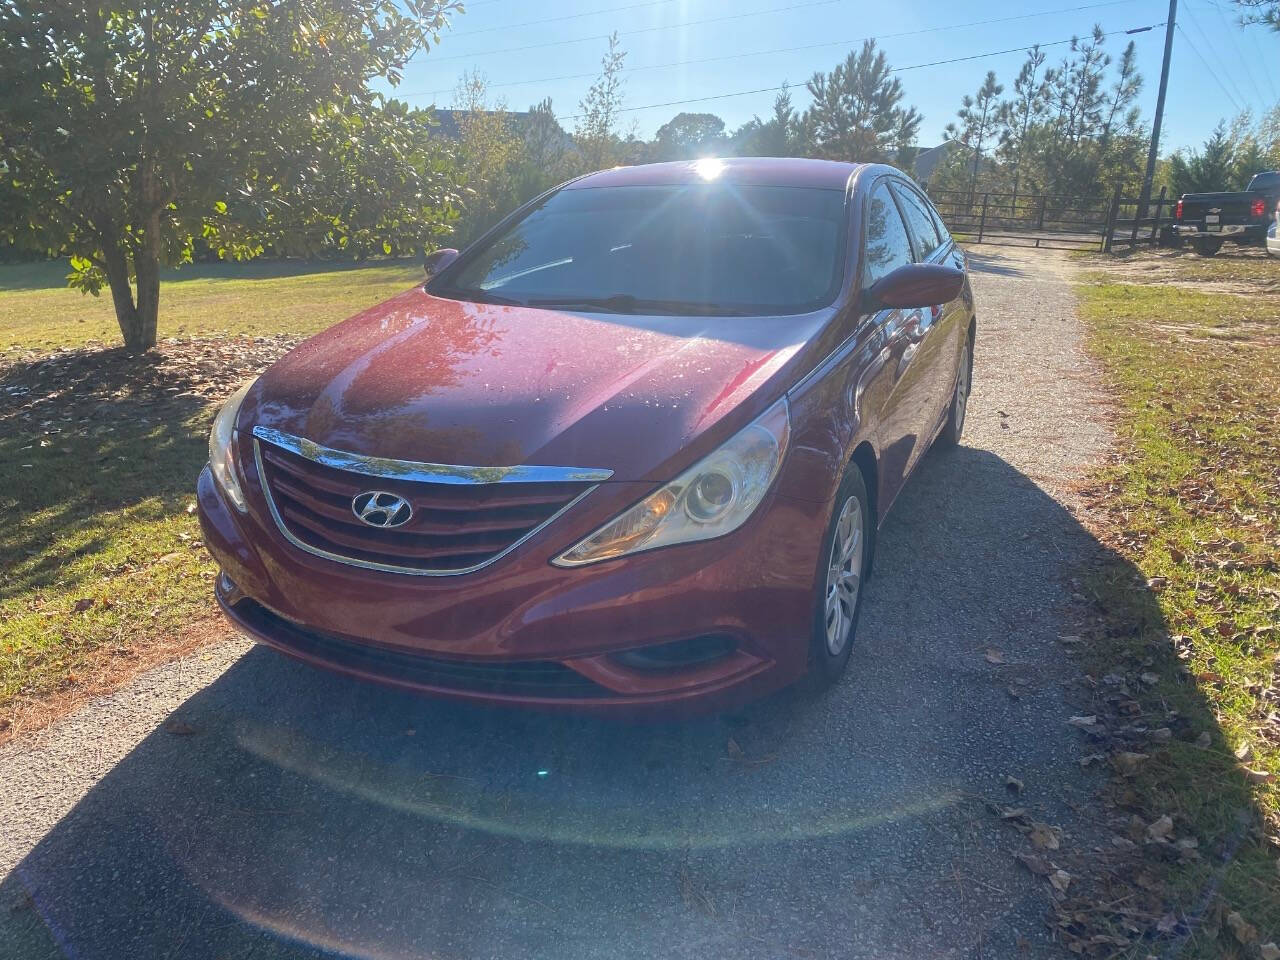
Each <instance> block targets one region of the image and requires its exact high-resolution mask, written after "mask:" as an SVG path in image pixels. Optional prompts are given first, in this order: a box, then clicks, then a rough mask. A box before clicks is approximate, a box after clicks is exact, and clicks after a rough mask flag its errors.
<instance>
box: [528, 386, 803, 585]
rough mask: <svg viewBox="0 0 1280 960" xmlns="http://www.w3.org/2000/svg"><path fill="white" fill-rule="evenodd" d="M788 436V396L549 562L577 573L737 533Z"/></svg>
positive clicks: (759, 496)
mask: <svg viewBox="0 0 1280 960" xmlns="http://www.w3.org/2000/svg"><path fill="white" fill-rule="evenodd" d="M790 432H791V421H790V418H789V416H788V413H787V398H786V397H783V398H782V399H781V400H779V401H778V402H777V403H775V404H774V405H773V406H772V407H770V408H769V409H768V410H766V411H765V412H764V413H763V414H761V415H760V417H759V418H757V419H756V420H755V421H754V422H752V423H751V425H750V426H748V427H746V429H744V430H741V431H739V432H738V433H737V434H735V435H734V436H733V437H732V438H731V439H730V440H729V441H728V442H727V443H726V444H725V445H724V446H722V447H720V448H719V449H718V450H716V451H714V452H713V453H711V454H710V455H708V456H706V457H704V458H703V459H702V460H700V461H698V462H697V463H696V464H694V465H693V466H692V467H690V468H689V469H688V470H686V471H685V472H684V473H682V474H680V476H678V477H676V478H675V479H674V480H672V481H671V482H670V483H668V484H667V485H666V486H664V487H662V488H661V489H660V490H658V491H656V492H654V493H652V494H650V495H649V496H648V497H646V498H645V499H643V500H641V501H640V502H639V503H637V504H636V505H635V506H634V507H631V508H630V509H629V510H627V511H626V512H624V513H622V514H621V515H620V516H618V517H616V518H615V519H613V520H610V521H609V522H608V523H606V524H605V525H604V526H603V527H601V528H600V529H599V530H597V531H596V532H595V533H593V534H591V535H590V536H589V537H587V538H586V539H585V540H582V541H581V542H579V543H578V544H577V545H575V546H573V547H571V548H570V549H568V550H566V551H565V552H564V553H562V554H561V555H560V556H558V557H556V558H555V560H553V561H551V562H552V563H554V564H555V565H556V566H558V567H578V566H582V565H583V564H587V563H596V562H598V561H600V560H609V559H612V558H613V557H621V556H624V555H625V554H629V553H639V552H640V551H642V550H653V549H655V548H657V547H666V546H670V545H671V544H674V543H692V542H694V541H696V540H710V539H712V538H713V537H722V536H724V535H725V534H726V533H731V532H732V531H734V530H737V529H738V527H740V526H742V525H743V524H744V523H745V522H746V520H747V518H748V517H749V516H751V514H752V512H754V511H755V509H756V507H758V506H759V505H760V501H761V500H763V499H764V495H765V494H766V493H768V492H769V486H770V485H771V484H772V483H773V478H774V477H775V476H777V475H778V467H779V466H780V465H781V464H782V455H783V453H785V452H786V449H787V438H788V435H789V434H790Z"/></svg>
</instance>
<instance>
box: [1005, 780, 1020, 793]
mask: <svg viewBox="0 0 1280 960" xmlns="http://www.w3.org/2000/svg"><path fill="white" fill-rule="evenodd" d="M1004 785H1005V786H1006V787H1007V788H1008V789H1010V790H1012V791H1013V792H1014V793H1021V792H1022V781H1021V780H1019V779H1018V778H1017V777H1011V776H1006V777H1005V778H1004Z"/></svg>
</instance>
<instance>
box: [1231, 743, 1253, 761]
mask: <svg viewBox="0 0 1280 960" xmlns="http://www.w3.org/2000/svg"><path fill="white" fill-rule="evenodd" d="M1233 752H1234V753H1235V755H1236V759H1237V760H1247V759H1248V758H1249V753H1250V749H1249V741H1248V740H1245V741H1242V742H1241V744H1240V746H1238V747H1236V748H1235V750H1234V751H1233Z"/></svg>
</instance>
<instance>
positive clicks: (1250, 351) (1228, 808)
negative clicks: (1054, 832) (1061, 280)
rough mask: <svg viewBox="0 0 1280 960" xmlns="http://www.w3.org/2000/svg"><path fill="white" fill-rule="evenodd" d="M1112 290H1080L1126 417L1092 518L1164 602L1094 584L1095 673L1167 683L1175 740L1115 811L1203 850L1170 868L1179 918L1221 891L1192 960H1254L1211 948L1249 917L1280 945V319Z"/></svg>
mask: <svg viewBox="0 0 1280 960" xmlns="http://www.w3.org/2000/svg"><path fill="white" fill-rule="evenodd" d="M1206 262H1207V261H1206ZM1234 269H1235V268H1234V266H1233V265H1227V266H1226V267H1223V268H1219V273H1231V272H1234ZM1191 273H1192V274H1193V275H1194V276H1197V277H1198V276H1201V275H1202V265H1200V264H1197V265H1196V266H1195V270H1193V271H1191ZM1113 277H1114V274H1100V275H1097V276H1094V277H1091V278H1090V279H1091V280H1092V281H1094V282H1093V284H1092V285H1087V286H1081V287H1080V289H1079V295H1080V297H1081V302H1082V306H1083V313H1084V318H1085V320H1086V322H1087V323H1088V325H1089V327H1090V329H1091V335H1092V345H1093V348H1094V350H1095V352H1096V354H1097V355H1098V356H1099V357H1100V358H1101V359H1102V361H1103V362H1104V364H1105V368H1106V371H1107V373H1108V376H1109V378H1110V381H1111V384H1112V386H1113V387H1114V388H1115V391H1116V395H1117V398H1118V400H1119V403H1120V407H1121V416H1120V420H1119V424H1118V434H1119V440H1120V446H1121V458H1120V461H1119V462H1118V463H1117V464H1115V465H1114V466H1112V467H1111V468H1109V469H1108V470H1107V471H1106V472H1105V474H1104V475H1103V476H1102V477H1101V480H1100V487H1099V490H1098V491H1097V492H1098V494H1099V496H1098V498H1097V502H1096V504H1095V506H1096V507H1098V508H1099V509H1101V510H1102V511H1103V513H1104V515H1105V516H1106V518H1107V522H1108V530H1107V531H1106V532H1105V535H1104V538H1105V539H1106V540H1107V541H1108V543H1109V545H1110V546H1112V547H1113V548H1114V549H1115V550H1116V551H1117V552H1118V554H1119V555H1120V556H1121V557H1123V558H1124V560H1127V561H1129V562H1130V563H1132V564H1134V565H1136V567H1137V568H1138V570H1140V571H1141V576H1142V577H1144V578H1146V579H1147V581H1148V583H1149V584H1150V587H1149V589H1143V588H1142V587H1141V585H1135V583H1134V578H1133V569H1132V567H1129V566H1128V564H1126V563H1121V562H1116V563H1111V564H1108V565H1105V566H1104V567H1102V568H1101V569H1100V571H1099V572H1098V573H1097V574H1096V575H1095V576H1094V577H1093V578H1092V582H1091V584H1090V587H1091V589H1092V590H1093V591H1094V593H1095V595H1096V596H1097V598H1098V600H1099V603H1100V606H1101V607H1102V608H1103V609H1104V610H1105V611H1106V626H1105V628H1104V629H1103V630H1101V631H1100V634H1099V636H1098V637H1097V638H1096V643H1095V644H1094V645H1093V646H1092V649H1091V652H1090V653H1089V654H1088V658H1089V661H1090V662H1089V664H1088V666H1089V668H1090V672H1092V673H1093V674H1094V675H1095V676H1103V675H1106V674H1108V673H1115V672H1117V671H1125V670H1128V671H1131V672H1134V673H1136V672H1137V671H1144V672H1147V673H1148V674H1155V675H1156V676H1158V678H1159V679H1158V682H1156V683H1154V684H1152V685H1149V686H1145V687H1144V689H1143V690H1142V691H1141V692H1140V693H1138V694H1136V695H1135V698H1136V699H1137V700H1138V702H1139V703H1140V705H1141V708H1142V714H1141V718H1142V719H1143V720H1144V721H1146V722H1147V723H1148V724H1149V725H1150V726H1152V727H1156V726H1163V725H1169V726H1171V727H1172V728H1173V731H1174V736H1173V739H1172V740H1171V741H1170V742H1169V743H1168V744H1167V745H1165V746H1160V745H1158V744H1152V745H1149V746H1146V747H1144V748H1143V749H1144V750H1147V751H1149V752H1150V754H1151V758H1150V759H1149V760H1148V761H1146V762H1145V763H1144V764H1143V765H1142V768H1141V772H1140V773H1139V774H1138V776H1137V777H1136V778H1134V779H1133V780H1131V781H1126V782H1125V784H1124V787H1123V789H1120V790H1118V791H1117V796H1116V800H1117V802H1118V803H1119V804H1120V805H1121V806H1122V807H1127V808H1128V809H1130V810H1132V811H1134V812H1136V813H1137V814H1138V815H1140V816H1141V817H1143V818H1144V820H1145V821H1146V822H1151V821H1152V820H1154V819H1156V818H1157V817H1159V816H1161V815H1164V814H1169V815H1171V816H1172V817H1173V818H1174V821H1175V826H1176V830H1177V832H1178V835H1179V836H1184V835H1190V836H1194V837H1196V838H1198V840H1199V842H1200V850H1201V852H1202V854H1203V856H1202V857H1200V858H1199V859H1195V860H1192V861H1190V862H1188V863H1180V864H1173V865H1170V867H1169V870H1168V877H1167V878H1166V882H1167V884H1168V888H1167V892H1168V893H1169V895H1170V897H1171V899H1172V900H1173V901H1175V902H1177V903H1179V904H1180V905H1181V906H1182V907H1183V908H1184V909H1186V910H1188V911H1189V910H1191V909H1192V907H1193V906H1194V904H1195V902H1196V900H1197V899H1198V898H1200V897H1201V895H1202V891H1204V890H1205V889H1208V888H1209V887H1210V885H1211V884H1212V883H1215V882H1216V883H1219V884H1220V886H1218V888H1217V900H1216V901H1214V904H1213V905H1212V907H1211V909H1210V910H1209V912H1208V914H1207V915H1206V921H1205V923H1204V924H1203V926H1201V927H1200V928H1199V929H1198V930H1197V932H1196V934H1195V935H1193V937H1192V939H1191V942H1190V948H1191V949H1190V950H1188V951H1187V953H1185V954H1184V955H1185V956H1205V957H1210V956H1212V957H1234V956H1239V957H1246V956H1247V957H1253V956H1256V955H1257V954H1256V952H1255V951H1256V948H1245V947H1242V946H1240V945H1239V944H1237V943H1236V942H1235V940H1234V938H1233V936H1232V935H1231V934H1230V933H1229V932H1228V931H1227V930H1226V928H1225V927H1223V928H1222V929H1221V931H1220V932H1218V934H1217V938H1216V939H1214V938H1213V937H1211V936H1210V934H1212V933H1213V932H1214V931H1216V930H1217V929H1218V921H1219V920H1220V919H1221V916H1222V915H1223V914H1224V913H1225V912H1228V911H1232V910H1235V911H1240V912H1241V913H1242V914H1243V916H1244V917H1245V919H1247V920H1248V921H1249V922H1250V923H1252V924H1253V925H1254V926H1256V927H1257V928H1258V930H1259V932H1260V935H1261V941H1262V942H1267V941H1270V940H1276V939H1280V871H1278V870H1277V860H1276V856H1277V852H1278V851H1277V848H1276V845H1275V843H1276V840H1277V839H1278V838H1280V787H1278V785H1277V778H1280V719H1278V717H1277V713H1278V711H1280V627H1278V624H1280V312H1278V311H1276V309H1275V307H1274V303H1268V301H1266V300H1265V299H1263V300H1259V299H1253V298H1248V297H1236V296H1227V295H1222V294H1205V293H1197V292H1193V291H1189V290H1187V289H1185V288H1179V287H1174V286H1170V285H1168V284H1167V283H1165V284H1162V285H1154V286H1142V285H1139V284H1134V283H1116V282H1112V278H1113ZM1153 598H1154V599H1153ZM1203 733H1208V734H1209V737H1210V741H1211V742H1210V745H1209V746H1208V748H1203V747H1201V746H1197V745H1196V742H1195V741H1196V739H1197V738H1198V737H1199V736H1200V735H1201V734H1203ZM1237 752H1238V753H1237ZM1242 818H1243V819H1242ZM1237 842H1238V844H1239V845H1238V846H1235V844H1236V843H1237ZM1227 855H1229V862H1228V864H1227V865H1226V866H1225V867H1224V866H1223V857H1224V856H1227Z"/></svg>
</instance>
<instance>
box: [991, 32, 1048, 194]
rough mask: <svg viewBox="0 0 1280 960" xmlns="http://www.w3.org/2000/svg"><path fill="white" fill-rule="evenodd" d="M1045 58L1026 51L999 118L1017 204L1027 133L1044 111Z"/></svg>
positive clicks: (1034, 50)
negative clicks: (1002, 126) (1011, 95)
mask: <svg viewBox="0 0 1280 960" xmlns="http://www.w3.org/2000/svg"><path fill="white" fill-rule="evenodd" d="M1046 58H1047V57H1046V54H1045V52H1044V51H1043V50H1041V49H1040V47H1039V46H1038V45H1037V46H1034V47H1032V48H1031V49H1030V50H1029V51H1027V59H1026V61H1025V62H1024V63H1023V64H1022V69H1021V70H1019V71H1018V76H1017V78H1016V79H1015V80H1014V81H1013V92H1014V98H1013V99H1012V100H1010V101H1008V102H1007V103H1006V104H1005V105H1004V109H1003V111H1002V112H1001V117H1002V119H1003V121H1004V130H1003V131H1002V132H1001V134H1000V152H1001V155H1002V156H1003V157H1004V158H1005V159H1006V160H1007V161H1009V163H1010V164H1011V166H1012V168H1013V195H1014V202H1015V204H1016V202H1017V196H1018V181H1019V178H1020V176H1021V174H1022V160H1023V156H1024V154H1025V153H1026V146H1027V131H1028V130H1029V129H1030V127H1031V125H1032V124H1033V123H1038V122H1039V121H1040V118H1041V117H1043V116H1044V111H1045V102H1044V101H1045V84H1044V79H1043V78H1042V77H1041V76H1040V68H1041V67H1042V66H1044V62H1045V60H1046Z"/></svg>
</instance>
